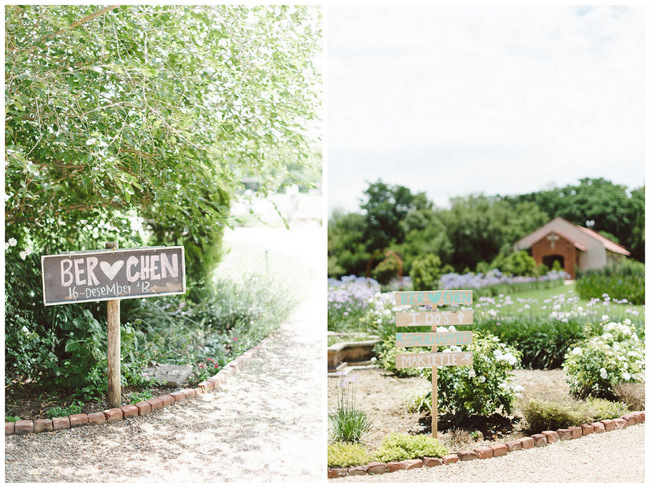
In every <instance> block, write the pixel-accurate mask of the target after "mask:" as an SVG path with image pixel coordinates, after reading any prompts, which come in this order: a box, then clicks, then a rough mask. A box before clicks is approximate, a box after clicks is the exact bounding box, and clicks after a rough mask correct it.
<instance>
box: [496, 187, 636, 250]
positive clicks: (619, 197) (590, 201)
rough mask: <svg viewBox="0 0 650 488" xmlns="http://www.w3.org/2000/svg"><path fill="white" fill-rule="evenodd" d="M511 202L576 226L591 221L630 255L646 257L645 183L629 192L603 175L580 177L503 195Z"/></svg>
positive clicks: (598, 229) (595, 227)
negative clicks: (528, 205) (529, 205)
mask: <svg viewBox="0 0 650 488" xmlns="http://www.w3.org/2000/svg"><path fill="white" fill-rule="evenodd" d="M504 199H505V200H507V201H509V202H512V203H524V202H526V203H532V204H535V205H536V206H537V207H538V208H539V209H540V210H541V211H543V212H545V213H546V214H547V215H549V216H552V217H562V218H564V219H566V220H568V221H569V222H572V223H574V224H576V225H583V226H584V225H585V222H586V221H588V220H593V221H594V227H593V228H594V230H597V231H605V232H607V233H609V234H611V235H613V236H616V237H617V238H618V239H619V241H620V243H621V245H623V246H624V247H626V248H627V249H629V250H630V251H632V257H634V258H635V259H637V260H640V261H644V260H645V249H644V248H645V234H644V229H645V186H644V187H641V188H637V189H634V190H632V191H631V192H628V190H627V188H626V187H625V186H623V185H617V184H615V183H612V182H611V181H607V180H605V179H603V178H582V179H581V180H580V183H579V184H577V185H567V186H564V187H558V188H553V189H550V190H544V191H539V192H535V193H529V194H525V195H517V196H510V197H504Z"/></svg>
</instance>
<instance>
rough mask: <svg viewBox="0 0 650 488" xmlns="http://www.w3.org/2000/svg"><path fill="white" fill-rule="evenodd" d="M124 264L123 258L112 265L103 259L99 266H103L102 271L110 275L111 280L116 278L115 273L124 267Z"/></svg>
mask: <svg viewBox="0 0 650 488" xmlns="http://www.w3.org/2000/svg"><path fill="white" fill-rule="evenodd" d="M122 266H124V261H122V260H121V259H120V260H119V261H115V262H114V263H113V265H112V266H111V265H110V264H108V263H107V262H106V261H102V262H101V263H99V267H100V268H102V271H103V272H104V274H105V275H106V276H108V279H109V280H112V279H113V278H115V275H116V274H117V272H118V271H119V270H121V269H122Z"/></svg>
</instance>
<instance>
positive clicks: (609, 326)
mask: <svg viewBox="0 0 650 488" xmlns="http://www.w3.org/2000/svg"><path fill="white" fill-rule="evenodd" d="M563 368H564V371H566V373H567V375H568V382H569V390H570V392H571V394H572V395H574V396H576V397H578V398H587V397H590V396H592V397H600V398H607V399H614V398H616V395H615V393H614V390H613V385H615V384H618V383H635V382H637V383H638V382H642V381H643V380H644V375H645V345H644V343H643V341H642V340H640V339H639V337H638V336H637V334H636V329H635V328H634V327H633V326H632V324H631V322H630V320H629V319H626V320H624V321H623V323H617V322H609V323H606V324H604V325H603V333H602V334H601V335H599V336H596V337H592V338H591V339H589V340H587V341H582V342H580V343H578V344H577V345H576V347H574V348H573V349H572V350H571V351H569V352H568V353H567V355H566V359H565V361H564V364H563Z"/></svg>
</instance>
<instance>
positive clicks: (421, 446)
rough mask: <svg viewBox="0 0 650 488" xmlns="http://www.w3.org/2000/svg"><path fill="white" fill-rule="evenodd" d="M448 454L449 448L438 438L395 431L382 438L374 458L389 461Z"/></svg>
mask: <svg viewBox="0 0 650 488" xmlns="http://www.w3.org/2000/svg"><path fill="white" fill-rule="evenodd" d="M446 454H449V450H448V449H447V448H446V447H445V446H443V445H442V444H441V443H440V441H439V440H438V439H434V438H433V437H431V436H428V435H424V434H419V435H409V434H404V433H394V434H389V435H387V436H386V437H384V438H383V439H382V441H381V444H380V445H379V448H378V449H377V451H375V453H374V458H375V459H376V460H377V461H380V462H382V463H387V462H390V461H404V460H406V459H417V458H421V457H424V456H428V457H442V456H445V455H446Z"/></svg>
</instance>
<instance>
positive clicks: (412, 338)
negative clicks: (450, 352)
mask: <svg viewBox="0 0 650 488" xmlns="http://www.w3.org/2000/svg"><path fill="white" fill-rule="evenodd" d="M471 343H472V332H469V331H462V330H457V331H453V332H398V333H397V335H396V338H395V345H396V346H398V347H431V346H456V345H464V344H471Z"/></svg>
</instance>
